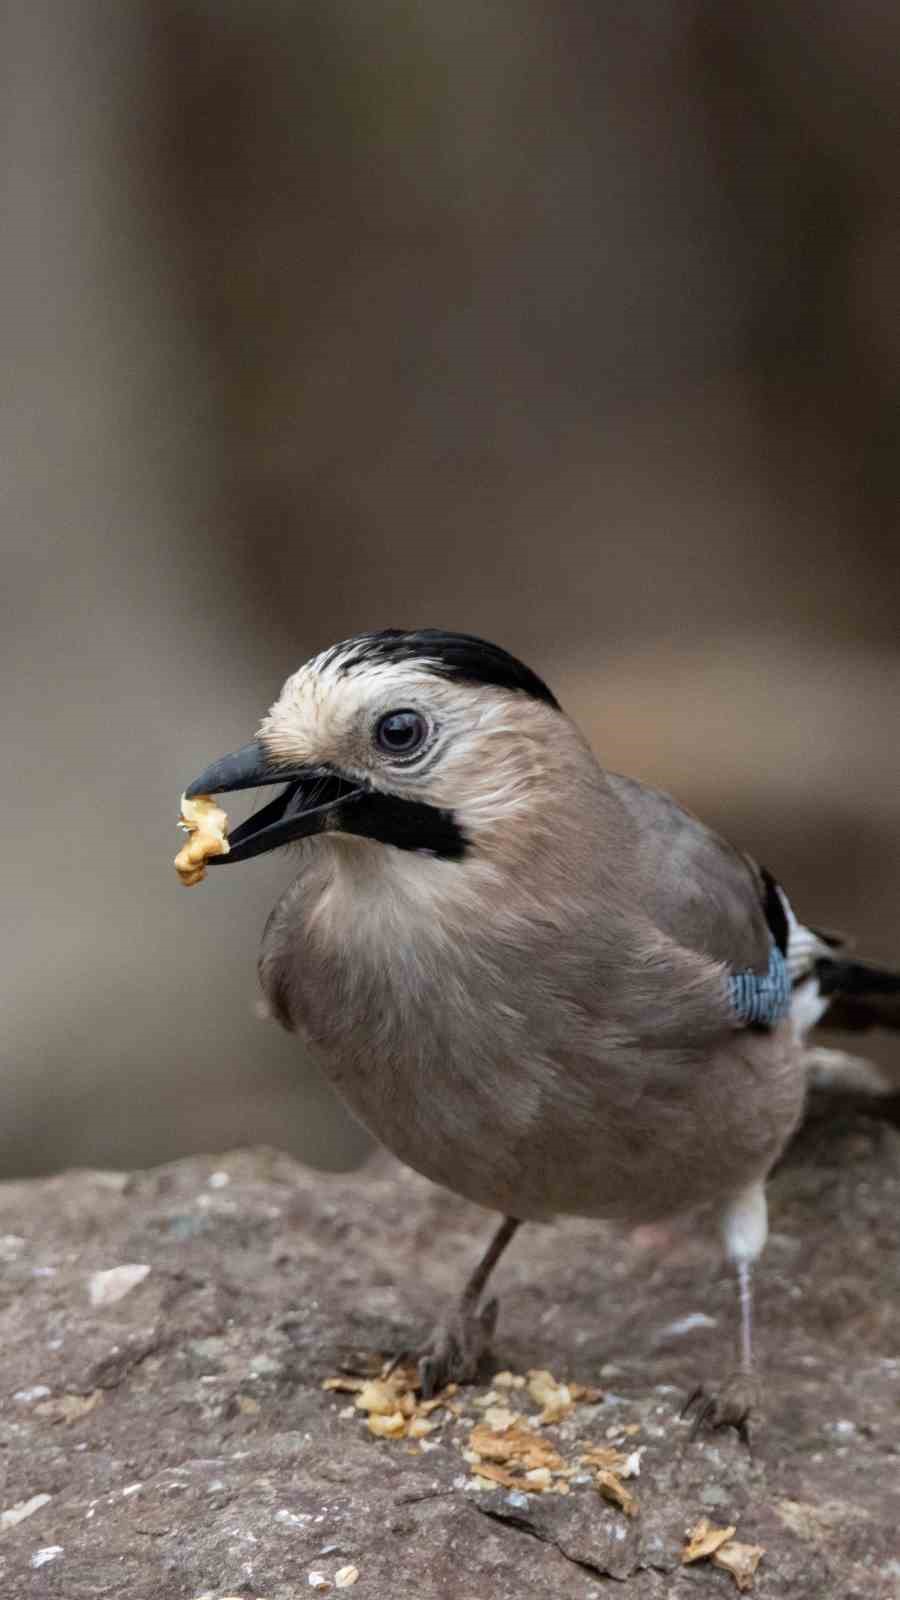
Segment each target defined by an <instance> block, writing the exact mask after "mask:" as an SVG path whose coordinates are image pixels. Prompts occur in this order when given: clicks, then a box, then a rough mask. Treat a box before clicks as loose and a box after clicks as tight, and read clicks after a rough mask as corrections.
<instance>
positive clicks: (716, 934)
mask: <svg viewBox="0 0 900 1600" xmlns="http://www.w3.org/2000/svg"><path fill="white" fill-rule="evenodd" d="M607 779H608V781H609V783H610V785H611V787H612V789H613V791H614V793H615V794H616V795H617V796H618V798H619V800H620V802H621V803H622V805H623V806H624V807H625V808H626V810H627V811H628V813H629V815H630V817H631V819H632V822H633V823H634V825H635V828H636V830H637V839H638V849H637V859H638V869H639V873H640V879H641V883H640V895H641V900H642V904H643V907H644V909H645V910H646V912H647V915H648V916H649V917H650V918H652V920H653V922H654V923H655V924H656V926H657V927H658V928H660V929H661V930H662V931H663V933H666V934H668V935H669V936H670V937H671V938H673V939H675V940H676V941H677V942H678V944H680V945H682V946H684V947H685V948H686V949H688V950H696V951H697V952H698V953H699V954H701V955H705V956H709V957H711V959H712V960H714V961H723V962H725V963H726V964H727V965H728V967H730V968H731V970H732V971H733V972H756V973H765V972H766V970H767V968H768V965H769V959H770V955H771V951H772V944H773V940H774V942H775V943H776V944H777V945H779V946H780V948H781V950H782V953H785V951H786V947H787V931H788V930H787V921H786V915H785V911H784V908H783V904H782V899H781V896H780V894H779V891H778V888H777V886H776V884H775V883H774V880H773V879H772V878H771V877H770V876H769V874H768V873H766V872H765V871H764V870H763V869H762V868H760V867H758V866H757V865H756V863H755V862H754V861H752V860H751V858H750V857H749V856H746V855H743V854H742V853H741V852H740V851H739V850H736V849H735V848H734V846H733V845H730V844H728V842H727V841H726V840H725V839H722V838H720V837H719V835H718V834H717V833H714V832H713V830H712V829H711V828H707V827H706V825H705V824H704V823H702V822H701V821H700V820H699V818H697V817H695V816H692V814H691V813H690V812H689V811H685V810H684V808H683V807H682V806H680V805H678V803H677V802H676V801H675V800H673V799H672V797H671V795H667V794H662V793H661V792H660V791H659V790H657V789H649V788H647V787H646V786H645V785H644V784H642V783H638V782H637V781H636V780H635V779H633V778H623V777H621V776H619V775H618V774H617V773H607Z"/></svg>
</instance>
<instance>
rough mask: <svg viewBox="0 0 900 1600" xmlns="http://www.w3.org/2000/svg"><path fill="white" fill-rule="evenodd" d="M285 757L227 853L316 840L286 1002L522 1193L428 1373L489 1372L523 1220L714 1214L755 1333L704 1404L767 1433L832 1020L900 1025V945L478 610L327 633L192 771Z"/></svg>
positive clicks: (275, 947) (385, 1121) (407, 1109)
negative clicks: (723, 827) (761, 1349)
mask: <svg viewBox="0 0 900 1600" xmlns="http://www.w3.org/2000/svg"><path fill="white" fill-rule="evenodd" d="M261 785H263V786H277V787H278V788H279V792H278V793H277V794H276V795H275V797H274V798H273V799H272V800H270V801H269V802H268V803H267V804H265V805H263V806H262V807H261V809H259V810H257V811H256V812H255V813H254V814H253V815H251V816H250V817H249V818H248V819H247V821H245V822H243V823H242V824H240V825H239V826H238V827H237V828H236V829H235V830H234V831H233V832H232V833H231V835H230V838H229V850H228V853H222V854H219V855H218V856H216V857H214V858H213V859H212V860H211V861H210V862H209V865H210V866H214V867H216V868H219V867H225V866H233V865H235V864H237V863H239V862H242V861H245V860H247V859H250V858H252V857H254V856H257V855H260V854H262V853H264V852H267V851H269V850H272V849H275V848H277V847H281V846H283V845H291V846H292V848H293V857H294V859H293V867H294V869H295V870H294V875H293V878H292V881H291V882H290V884H289V885H288V887H287V888H286V890H285V892H284V893H283V894H282V896H281V897H280V899H279V900H278V902H277V904H276V905H275V907H274V909H273V911H272V913H271V915H270V917H269V919H268V922H267V924H266V928H265V932H264V935H263V939H262V947H261V952H260V958H259V977H260V982H261V987H262V990H263V994H264V996H265V1005H266V1007H267V1009H268V1011H269V1012H270V1014H271V1015H272V1016H273V1017H274V1018H275V1019H276V1020H277V1021H278V1022H280V1023H281V1024H282V1025H283V1027H285V1028H286V1029H288V1030H289V1031H291V1032H294V1033H296V1034H298V1035H299V1036H300V1037H301V1038H302V1039H303V1040H304V1041H305V1043H306V1044H307V1045H308V1046H310V1047H312V1050H313V1052H314V1054H315V1056H316V1057H317V1058H318V1060H319V1062H320V1063H321V1065H322V1066H323V1067H324V1069H325V1072H326V1074H327V1076H328V1077H329V1078H330V1080H331V1082H332V1084H333V1086H334V1087H335V1089H336V1090H337V1092H338V1095H339V1096H340V1097H341V1098H342V1099H343V1101H344V1102H345V1103H346V1105H347V1106H348V1107H349V1109H350V1111H351V1112H352V1113H353V1114H354V1116H355V1117H356V1118H357V1119H358V1120H359V1121H360V1122H362V1123H363V1124H364V1125H365V1127H366V1128H368V1129H369V1130H370V1131H371V1133H372V1134H373V1135H374V1136H375V1138H376V1139H377V1140H378V1141H379V1142H380V1143H381V1144H382V1145H383V1146H385V1147H386V1148H387V1149H388V1150H389V1151H391V1152H392V1153H393V1154H394V1155H395V1156H396V1157H398V1158H399V1160H400V1161H401V1162H403V1163H405V1164H406V1165H407V1166H409V1167H412V1168H414V1169H415V1170H416V1171H418V1172H420V1173H423V1174H424V1175H425V1176H426V1177H427V1178H429V1179H431V1180H432V1181H433V1182H435V1183H436V1184H439V1185H442V1186H444V1187H445V1188H447V1189H450V1190H452V1191H453V1192H455V1193H456V1194H458V1195H462V1196H464V1197H466V1198H467V1199H468V1200H471V1201H474V1202H476V1203H477V1204H478V1205H480V1206H482V1207H486V1208H488V1209H489V1210H491V1211H493V1212H495V1213H498V1214H499V1216H500V1218H501V1219H502V1220H501V1221H500V1222H499V1225H498V1226H497V1228H496V1231H495V1233H494V1234H493V1236H492V1238H491V1240H490V1243H489V1244H488V1247H487V1249H486V1250H485V1252H484V1254H483V1256H482V1258H481V1259H480V1261H479V1262H478V1264H477V1266H476V1267H475V1269H474V1271H473V1272H472V1274H471V1276H470V1278H469V1279H468V1281H467V1282H466V1284H465V1286H464V1288H463V1290H462V1294H461V1296H460V1298H459V1301H458V1303H457V1304H456V1305H455V1306H454V1307H453V1308H452V1310H451V1311H450V1313H449V1315H448V1316H447V1317H446V1318H445V1319H444V1320H443V1322H442V1323H441V1324H440V1325H439V1326H438V1328H436V1329H435V1331H434V1333H433V1334H432V1336H431V1337H430V1339H429V1340H428V1341H427V1343H426V1344H425V1346H424V1347H423V1348H422V1349H421V1350H420V1351H418V1352H417V1353H416V1354H417V1359H418V1370H419V1376H420V1381H421V1385H422V1389H423V1392H424V1393H425V1395H426V1396H429V1395H432V1394H434V1393H436V1392H438V1391H439V1390H440V1389H441V1387H442V1386H443V1385H445V1384H447V1383H448V1382H451V1381H455V1382H464V1381H469V1380H472V1379H473V1378H475V1377H476V1376H477V1375H478V1374H479V1373H480V1372H482V1371H483V1370H484V1367H485V1363H486V1361H487V1360H488V1358H489V1354H490V1349H491V1342H492V1338H493V1334H494V1331H495V1327H496V1321H497V1301H496V1299H494V1298H490V1299H487V1300H486V1299H485V1292H486V1289H487V1284H488V1279H489V1277H490V1274H491V1272H492V1270H493V1268H494V1267H495V1266H496V1263H497V1261H498V1260H499V1258H500V1256H501V1255H502V1253H503V1251H504V1250H505V1249H506V1247H507V1246H508V1245H509V1243H510V1241H511V1240H512V1238H513V1237H514V1235H515V1234H516V1233H517V1231H518V1229H519V1227H520V1226H521V1225H522V1224H523V1223H527V1222H550V1221H552V1220H554V1219H556V1218H560V1217H565V1216H572V1215H574V1216H578V1217H587V1218H598V1219H607V1220H612V1221H616V1222H619V1223H621V1224H625V1225H628V1226H638V1225H640V1224H643V1223H655V1222H659V1221H662V1220H665V1219H671V1218H676V1217H687V1218H691V1217H694V1216H697V1215H698V1214H700V1213H710V1212H711V1213H712V1214H713V1215H714V1216H715V1218H716V1219H717V1223H718V1231H719V1236H720V1239H721V1244H722V1248H723V1251H724V1256H725V1258H726V1260H727V1262H728V1263H729V1265H730V1267H731V1269H732V1270H733V1273H734V1279H735V1284H736V1290H737V1295H736V1301H735V1323H736V1360H733V1361H732V1363H731V1364H730V1366H729V1368H728V1369H727V1370H726V1371H725V1374H724V1376H723V1378H722V1380H721V1381H720V1382H718V1383H715V1382H713V1383H710V1382H707V1381H703V1382H701V1383H698V1385H697V1387H696V1389H695V1391H694V1393H693V1394H692V1395H691V1396H690V1398H689V1400H688V1407H687V1408H692V1409H693V1413H694V1427H695V1429H697V1428H699V1427H700V1426H708V1427H710V1428H719V1427H731V1428H734V1429H736V1430H737V1431H738V1432H739V1433H740V1434H741V1436H742V1437H743V1438H745V1439H746V1440H748V1442H749V1428H750V1419H751V1417H753V1415H754V1413H756V1412H758V1409H759V1404H760V1397H761V1377H760V1374H759V1371H758V1369H757V1366H756V1363H755V1354H754V1347H753V1321H752V1295H753V1274H754V1268H755V1265H756V1263H757V1261H758V1260H759V1257H760V1255H761V1253H762V1250H763V1246H764V1244H765V1240H766V1233H767V1209H766V1180H767V1177H768V1175H769V1173H770V1172H771V1169H772V1167H773V1165H774V1163H775V1162H776V1161H777V1159H778V1157H779V1156H780V1155H781V1153H782V1151H783V1150H784V1148H785V1146H786V1145H787V1143H788V1141H789V1140H790V1138H791V1135H792V1133H793V1132H794V1130H795V1129H796V1127H797V1126H798V1123H799V1121H800V1119H801V1117H802V1113H803V1107H804V1102H805V1098H806V1094H807V1086H808V1081H809V1078H810V1071H811V1064H812V1065H815V1062H816V1060H817V1058H818V1060H819V1064H820V1066H822V1067H823V1071H824V1072H825V1075H827V1069H828V1066H829V1061H830V1062H831V1064H832V1065H833V1061H834V1060H838V1059H839V1057H838V1056H837V1055H836V1053H834V1052H830V1051H820V1052H818V1053H817V1052H816V1051H815V1050H814V1049H812V1048H811V1047H810V1046H809V1043H808V1034H809V1032H810V1029H811V1028H812V1027H813V1026H815V1025H816V1024H826V1025H827V1023H828V1021H829V1020H832V1021H833V1022H834V1023H835V1024H836V1025H839V1026H843V1027H846V1026H848V1025H849V1026H852V1027H856V1028H859V1029H865V1028H868V1027H871V1026H876V1025H882V1026H885V1027H888V1028H893V1029H898V1028H900V974H897V973H895V972H890V971H887V970H885V969H882V968H880V967H877V966H875V965H873V964H871V963H866V962H861V961H857V960H854V959H851V957H850V956H849V955H848V953H847V949H846V948H845V945H844V941H843V940H841V939H840V938H838V937H837V936H835V935H832V934H828V933H822V932H817V931H815V930H813V929H811V928H808V927H806V926H804V925H803V924H802V923H801V922H800V921H799V920H798V918H797V917H796V916H795V914H794V911H793V908H792V906H791V904H790V902H789V900H788V898H787V894H786V893H785V891H784V889H783V888H782V887H781V885H780V884H779V883H778V881H777V880H776V879H775V877H773V876H772V874H771V873H770V872H769V871H768V870H767V869H766V868H764V867H762V866H760V865H758V864H757V863H756V862H755V861H754V860H753V859H751V857H750V856H748V855H746V854H745V853H743V852H742V851H741V850H739V849H738V848H736V847H735V846H733V845H732V844H730V843H728V842H727V841H726V840H724V839H723V838H721V837H720V836H719V835H718V834H717V833H715V832H714V831H713V830H712V829H710V828H708V827H707V826H705V825H704V823H703V822H702V821H700V820H699V819H698V818H697V817H695V816H694V815H692V814H691V812H689V811H687V810H685V809H684V808H683V807H682V806H680V805H679V804H678V803H677V802H676V801H675V800H674V799H672V798H671V797H670V796H669V795H667V794H664V793H662V792H660V791H657V790H656V789H653V788H650V787H648V786H647V785H645V784H643V783H641V782H639V781H637V780H636V779H633V778H628V777H623V776H621V775H618V774H616V773H614V772H611V771H608V770H607V769H606V768H605V767H604V766H603V765H602V763H601V761H600V760H598V758H597V756H596V755H595V754H594V752H593V750H592V749H591V746H590V745H589V743H588V741H587V739H586V738H585V736H584V735H583V733H582V732H581V731H580V730H579V728H578V727H577V726H576V724H575V722H574V721H573V720H572V719H571V718H570V717H569V716H568V715H567V714H566V712H565V711H564V710H563V709H562V707H561V705H560V703H559V701H558V700H557V698H556V696H555V695H554V693H553V692H552V691H551V689H550V688H548V686H547V684H546V683H545V682H544V681H543V679H542V678H540V677H539V676H538V675H537V673H535V672H533V671H532V670H531V669H530V668H529V667H527V666H525V665H524V664H523V663H522V662H521V661H519V660H518V659H517V658H516V657H515V656H513V655H511V654H510V653H509V652H507V651H506V650H504V649H503V648H501V647H500V646H498V645H494V644H491V643H489V642H487V641H485V640H483V639H479V638H476V637H474V636H472V635H470V634H466V633H456V632H448V631H444V630H442V629H437V628H422V629H413V630H407V629H398V628H388V629H382V630H379V631H375V632H370V633H363V634H358V635H356V636H355V637H353V638H350V639H347V640H343V641H341V642H340V643H337V644H334V645H332V646H330V647H329V648H327V649H325V650H322V651H321V652H319V653H318V654H316V655H314V656H313V657H312V658H311V659H310V660H308V661H307V662H306V663H305V664H304V665H303V666H301V667H300V668H299V670H298V671H296V672H295V673H294V674H293V675H292V676H291V677H289V678H288V680H287V682H286V683H285V685H284V687H283V689H282V690H281V692H280V694H279V696H278V698H277V699H276V700H275V702H274V704H273V705H272V707H271V709H270V710H269V711H268V713H267V714H266V715H265V716H264V717H263V719H262V722H261V724H260V727H259V730H258V733H257V735H256V737H255V738H254V739H252V740H251V742H250V743H248V744H246V745H244V746H243V747H241V748H240V749H239V750H237V751H235V752H234V753H233V754H230V755H227V756H225V757H222V758H221V759H219V760H216V761H214V762H212V764H211V765H210V766H208V767H207V768H206V770H205V771H204V772H203V773H201V775H200V776H199V777H198V778H196V779H195V780H194V781H193V782H192V783H191V784H190V785H189V786H188V788H187V790H186V795H187V796H188V797H189V798H190V797H199V796H212V795H221V794H227V793H229V792H232V791H238V790H244V789H249V788H256V787H258V786H261ZM850 1059H851V1061H852V1060H853V1059H854V1058H850ZM873 1070H874V1069H873ZM687 1408H686V1409H687Z"/></svg>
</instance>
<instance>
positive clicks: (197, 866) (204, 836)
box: [175, 794, 231, 889]
mask: <svg viewBox="0 0 900 1600" xmlns="http://www.w3.org/2000/svg"><path fill="white" fill-rule="evenodd" d="M178 826H179V827H180V828H183V829H184V831H185V833H187V834H189V835H190V837H189V838H188V841H187V843H186V844H185V845H184V846H183V847H182V848H181V849H180V850H179V852H178V854H177V856H176V857H175V871H176V872H177V873H178V876H179V878H180V879H181V881H182V883H183V884H185V885H186V886H187V888H189V889H190V888H192V887H193V885H194V884H195V883H202V881H203V879H204V878H205V877H206V863H207V861H209V860H210V858H211V857H213V856H227V854H228V852H229V850H230V848H231V846H230V845H229V843H228V839H227V836H226V835H227V832H228V818H227V816H226V815H225V812H224V811H223V810H222V808H221V806H217V805H216V802H215V800H214V799H213V798H212V795H208V794H198V795H195V796H194V798H193V799H188V796H187V795H186V794H184V795H182V797H181V818H180V820H179V823H178Z"/></svg>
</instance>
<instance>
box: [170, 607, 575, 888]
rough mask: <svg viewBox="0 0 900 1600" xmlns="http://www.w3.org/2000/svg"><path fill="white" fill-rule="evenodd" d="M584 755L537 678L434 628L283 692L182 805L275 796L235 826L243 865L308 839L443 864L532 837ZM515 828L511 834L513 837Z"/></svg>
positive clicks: (320, 661) (322, 665) (298, 677)
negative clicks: (344, 841) (234, 796)
mask: <svg viewBox="0 0 900 1600" xmlns="http://www.w3.org/2000/svg"><path fill="white" fill-rule="evenodd" d="M585 748H586V747H585V746H584V745H583V741H582V740H581V738H580V736H579V735H578V734H577V732H576V731H575V729H574V728H573V725H572V724H571V723H570V722H569V720H568V718H566V717H565V716H564V715H563V714H562V712H561V711H560V709H559V706H558V704H557V702H556V700H555V698H554V696H553V695H552V693H551V692H550V690H549V689H548V688H547V686H546V684H544V683H543V682H542V681H541V679H540V678H538V677H537V676H536V674H535V673H533V672H531V671H530V670H529V668H528V667H526V666H523V664H522V663H521V662H519V661H516V660H515V658H514V657H513V656H510V655H508V654H507V652H506V651H505V650H501V649H499V648H498V647H497V646H496V645H492V644H487V643H486V642H485V641H483V640H481V639H475V638H472V637H471V636H469V635H468V634H460V633H445V632H442V631H441V630H439V629H436V628H435V629H431V628H429V629H422V630H419V631H416V632H404V631H401V630H398V629H390V630H386V631H385V632H382V633H371V634H361V635H359V636H358V637H356V638H354V639H348V640H345V641H344V642H343V643H341V644H338V645H334V646H333V647H332V648H331V649H329V650H325V651H323V652H322V653H321V654H320V655H317V656H315V657H314V658H313V659H312V660H311V661H308V662H307V663H306V665H305V666H303V667H301V668H300V669H299V671H298V672H296V673H294V675H293V676H292V677H290V678H289V679H288V681H287V683H286V684H285V686H284V688H283V690H282V692H281V694H280V695H279V697H278V699H277V700H276V702H275V704H274V705H273V706H272V709H271V710H270V711H269V713H268V715H267V716H266V717H265V718H264V720H263V722H262V725H261V727H260V730H259V734H258V736H257V738H256V739H255V740H254V741H253V742H252V743H251V744H248V745H245V746H244V747H243V749H241V750H238V751H237V752H235V754H234V755H230V756H225V757H223V758H222V759H221V760H220V761H215V762H213V763H212V765H211V766H210V767H208V768H207V769H206V771H205V772H203V773H202V774H201V775H200V777H198V778H197V779H196V780H195V781H194V782H193V783H192V784H191V785H190V786H189V788H188V790H187V793H188V795H189V796H194V795H199V794H224V793H228V792H230V791H232V790H236V789H248V788H256V787H257V786H258V785H263V784H265V785H282V786H283V787H282V789H281V792H280V793H279V794H278V795H277V796H276V798H275V799H273V800H272V801H270V803H269V804H268V805H266V806H263V808H262V809H261V810H260V811H257V812H256V813H254V815H253V816H251V817H250V818H249V819H248V820H247V821H246V822H244V823H242V824H241V825H240V826H239V827H238V828H236V829H235V830H234V831H233V833H232V834H231V837H230V845H231V850H230V854H228V855H223V856H220V857H218V858H216V860H215V862H214V863H212V862H211V863H210V864H211V865H212V864H221V863H225V862H235V861H242V860H246V859H247V858H248V857H250V856H254V855H259V854H261V853H262V852H264V851H267V850H270V849H274V848H276V847H277V846H279V845H283V844H287V843H289V842H291V841H292V840H295V839H300V838H304V837H307V836H309V835H313V834H332V835H335V834H337V835H343V836H346V837H348V838H357V839H364V840H369V841H376V842H377V843H379V844H381V845H391V846H394V847H396V848H398V849H401V850H407V851H422V852H426V853H428V854H429V855H432V856H437V857H439V858H442V859H445V860H461V859H463V858H465V857H466V856H468V855H469V854H470V852H478V851H485V850H487V851H488V852H489V851H490V848H491V842H492V841H496V840H497V838H498V837H500V836H502V835H504V834H508V833H509V831H510V824H511V823H512V822H514V821H515V820H516V819H518V820H520V821H523V822H524V821H525V820H526V819H527V818H530V819H531V821H532V822H533V824H534V828H533V829H532V828H529V827H527V826H526V827H525V829H524V830H522V831H521V833H520V837H521V838H522V839H523V840H524V839H525V836H526V835H528V834H533V833H534V829H536V830H537V831H538V832H540V829H541V826H542V824H541V820H540V819H541V818H542V817H543V818H545V819H546V816H547V810H548V806H550V804H551V800H552V801H554V802H555V803H557V804H558V802H559V797H560V795H561V794H563V795H564V794H565V792H566V788H567V779H570V778H571V780H572V781H573V782H577V769H578V768H579V767H581V766H583V761H584V754H585ZM513 831H514V832H515V831H519V830H515V829H513Z"/></svg>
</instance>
